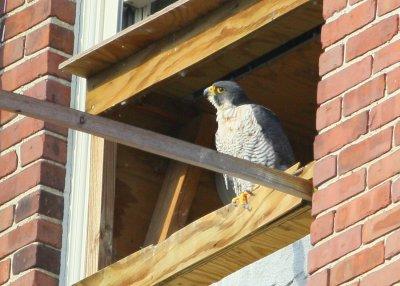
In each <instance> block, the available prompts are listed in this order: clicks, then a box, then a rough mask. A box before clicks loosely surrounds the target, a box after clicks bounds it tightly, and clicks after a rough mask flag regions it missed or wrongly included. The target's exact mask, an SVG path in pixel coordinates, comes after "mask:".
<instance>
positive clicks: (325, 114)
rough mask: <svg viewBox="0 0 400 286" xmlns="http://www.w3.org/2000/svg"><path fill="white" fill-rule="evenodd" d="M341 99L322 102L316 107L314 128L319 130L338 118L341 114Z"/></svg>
mask: <svg viewBox="0 0 400 286" xmlns="http://www.w3.org/2000/svg"><path fill="white" fill-rule="evenodd" d="M341 105H342V100H341V98H336V99H334V100H332V101H330V102H327V103H324V104H323V105H321V106H320V107H318V109H317V115H316V118H317V119H316V122H317V123H316V128H317V130H321V129H323V128H325V127H328V126H329V125H331V124H333V123H336V122H338V121H339V120H340V117H341V115H342V112H341V111H342V107H341Z"/></svg>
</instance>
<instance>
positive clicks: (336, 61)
mask: <svg viewBox="0 0 400 286" xmlns="http://www.w3.org/2000/svg"><path fill="white" fill-rule="evenodd" d="M342 64H343V45H339V46H336V47H334V48H332V49H330V50H329V51H326V52H324V53H322V54H321V56H320V57H319V75H320V76H323V75H325V74H327V73H328V72H330V71H333V70H334V69H336V68H338V67H340V66H341V65H342Z"/></svg>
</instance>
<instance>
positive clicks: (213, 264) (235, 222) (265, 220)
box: [76, 169, 311, 286]
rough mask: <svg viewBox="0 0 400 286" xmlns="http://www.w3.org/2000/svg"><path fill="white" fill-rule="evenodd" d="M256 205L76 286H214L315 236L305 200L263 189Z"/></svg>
mask: <svg viewBox="0 0 400 286" xmlns="http://www.w3.org/2000/svg"><path fill="white" fill-rule="evenodd" d="M307 170H309V169H307ZM292 171H293V170H292ZM306 173H307V176H308V174H309V172H308V171H307V172H306ZM251 205H252V207H253V210H252V211H251V212H249V211H247V210H245V209H243V208H240V207H234V206H232V205H229V206H225V207H223V208H221V209H219V210H217V211H215V212H212V213H210V214H208V215H206V216H204V217H202V218H201V219H199V220H197V221H195V222H193V223H191V224H189V225H188V226H186V227H185V228H183V229H181V230H180V231H178V232H176V233H174V234H173V235H172V236H171V237H169V238H168V239H167V240H165V241H163V242H161V243H160V244H158V245H156V246H149V247H146V248H144V249H142V250H140V251H138V252H137V253H134V254H132V255H130V256H128V257H126V258H124V259H122V260H120V261H118V262H116V263H114V264H113V265H110V266H109V267H107V268H105V269H103V270H101V271H99V272H98V273H96V274H94V275H92V276H90V277H88V278H86V279H84V280H82V281H81V282H79V283H77V284H76V285H96V286H97V285H157V284H169V285H208V284H209V283H211V282H213V281H216V280H218V279H220V278H222V277H224V276H225V275H227V274H229V273H232V272H233V271H235V270H237V269H239V268H241V267H242V266H244V265H247V264H250V263H251V262H253V261H255V260H257V259H259V258H261V257H264V256H265V255H268V254H269V253H272V252H273V251H275V250H277V249H279V248H281V247H283V246H285V245H288V244H290V243H291V242H294V241H295V240H297V239H299V238H301V237H303V236H304V235H306V234H307V233H308V232H309V226H310V224H311V215H310V207H309V206H308V205H305V204H304V203H303V202H302V200H301V199H298V198H295V197H292V196H290V195H285V194H282V193H280V192H277V191H274V190H271V189H267V188H258V189H257V190H256V191H255V196H254V197H252V199H251Z"/></svg>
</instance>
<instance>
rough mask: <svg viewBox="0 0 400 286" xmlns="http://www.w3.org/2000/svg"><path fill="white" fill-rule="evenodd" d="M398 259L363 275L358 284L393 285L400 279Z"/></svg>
mask: <svg viewBox="0 0 400 286" xmlns="http://www.w3.org/2000/svg"><path fill="white" fill-rule="evenodd" d="M399 269H400V259H397V260H396V261H394V262H392V263H390V264H387V265H385V267H383V268H380V269H379V270H377V271H374V272H371V273H369V274H368V275H367V276H365V277H363V278H362V279H361V282H360V286H377V285H382V286H383V285H394V283H396V282H399V281H400V271H399Z"/></svg>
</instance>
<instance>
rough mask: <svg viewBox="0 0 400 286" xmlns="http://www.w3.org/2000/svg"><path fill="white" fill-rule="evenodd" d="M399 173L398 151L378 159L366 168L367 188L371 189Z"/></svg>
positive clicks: (399, 154)
mask: <svg viewBox="0 0 400 286" xmlns="http://www.w3.org/2000/svg"><path fill="white" fill-rule="evenodd" d="M399 172H400V150H398V151H396V152H394V153H392V154H390V155H389V156H386V157H385V158H382V159H380V160H379V161H377V162H375V163H373V164H372V165H371V166H370V167H369V168H368V179H367V182H368V186H369V187H373V186H376V185H377V184H379V183H381V182H383V181H384V180H386V179H388V178H390V177H392V176H394V175H396V174H398V173H399Z"/></svg>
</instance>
